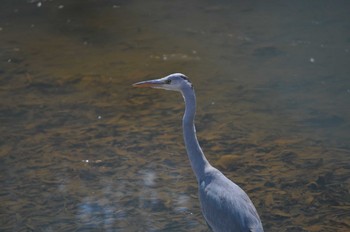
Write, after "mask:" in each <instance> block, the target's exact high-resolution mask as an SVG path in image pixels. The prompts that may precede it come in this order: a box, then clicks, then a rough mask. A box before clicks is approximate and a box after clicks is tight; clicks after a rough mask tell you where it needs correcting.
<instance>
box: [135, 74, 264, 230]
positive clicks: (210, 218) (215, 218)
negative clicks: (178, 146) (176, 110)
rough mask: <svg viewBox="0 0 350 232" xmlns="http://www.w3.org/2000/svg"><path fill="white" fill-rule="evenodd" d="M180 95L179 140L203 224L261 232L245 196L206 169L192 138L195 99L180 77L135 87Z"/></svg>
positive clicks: (145, 82) (230, 182)
mask: <svg viewBox="0 0 350 232" xmlns="http://www.w3.org/2000/svg"><path fill="white" fill-rule="evenodd" d="M133 86H134V87H150V88H158V89H166V90H174V91H179V92H181V94H182V96H183V98H184V100H185V113H184V117H183V121H182V126H183V136H184V141H185V146H186V150H187V155H188V157H189V160H190V163H191V167H192V170H193V172H194V174H195V175H196V178H197V181H198V186H199V187H198V192H199V200H200V203H201V209H202V213H203V216H204V218H205V220H206V221H207V223H208V225H209V227H210V228H211V229H212V230H213V231H215V232H249V231H250V232H262V231H264V230H263V227H262V224H261V221H260V218H259V215H258V213H257V211H256V209H255V207H254V205H253V203H252V201H251V200H250V199H249V197H248V195H247V194H246V193H245V192H244V191H243V190H242V189H241V188H240V187H239V186H238V185H236V184H235V183H233V182H232V181H231V180H229V179H228V178H227V177H226V176H225V175H224V174H222V173H221V172H220V171H219V170H217V169H216V168H214V167H213V166H211V165H210V163H209V162H208V160H207V159H206V157H205V155H204V153H203V151H202V149H201V147H200V145H199V143H198V140H197V136H196V129H195V125H194V118H195V113H196V96H195V92H194V89H193V86H192V84H191V82H190V81H189V79H188V78H187V77H186V76H185V75H183V74H181V73H174V74H171V75H169V76H166V77H163V78H160V79H155V80H149V81H142V82H138V83H135V84H134V85H133Z"/></svg>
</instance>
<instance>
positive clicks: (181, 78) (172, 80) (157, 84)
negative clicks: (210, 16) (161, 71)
mask: <svg viewBox="0 0 350 232" xmlns="http://www.w3.org/2000/svg"><path fill="white" fill-rule="evenodd" d="M132 86H134V87H138V88H155V89H166V90H173V91H181V90H182V89H184V88H186V87H190V88H192V83H191V82H190V81H189V79H188V78H187V77H186V76H185V75H184V74H181V73H174V74H170V75H168V76H166V77H163V78H160V79H154V80H148V81H141V82H137V83H135V84H133V85H132Z"/></svg>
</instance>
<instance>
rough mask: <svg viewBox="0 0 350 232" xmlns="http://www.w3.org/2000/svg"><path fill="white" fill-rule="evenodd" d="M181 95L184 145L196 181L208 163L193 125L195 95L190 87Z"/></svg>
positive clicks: (200, 177)
mask: <svg viewBox="0 0 350 232" xmlns="http://www.w3.org/2000/svg"><path fill="white" fill-rule="evenodd" d="M182 95H183V97H184V100H185V114H184V117H183V121H182V126H183V136H184V140H185V146H186V150H187V155H188V157H189V159H190V162H191V166H192V170H193V172H194V173H195V175H196V178H197V181H200V180H201V179H202V177H203V176H204V172H205V168H206V167H208V166H209V165H210V164H209V163H208V161H207V159H206V158H205V156H204V153H203V151H202V149H201V147H200V145H199V143H198V140H197V136H196V128H195V125H194V118H195V114H196V96H195V93H194V90H193V89H192V88H190V87H188V88H187V87H186V88H185V89H183V90H182Z"/></svg>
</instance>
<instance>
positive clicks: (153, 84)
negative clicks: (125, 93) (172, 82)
mask: <svg viewBox="0 0 350 232" xmlns="http://www.w3.org/2000/svg"><path fill="white" fill-rule="evenodd" d="M162 85H164V81H161V80H159V79H158V80H149V81H141V82H137V83H135V84H133V85H132V86H133V87H136V88H157V87H160V86H162Z"/></svg>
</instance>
